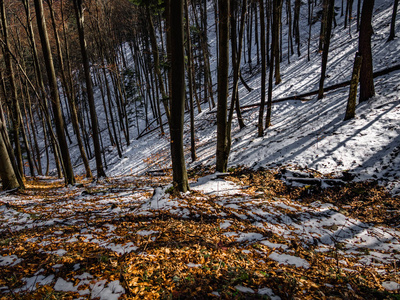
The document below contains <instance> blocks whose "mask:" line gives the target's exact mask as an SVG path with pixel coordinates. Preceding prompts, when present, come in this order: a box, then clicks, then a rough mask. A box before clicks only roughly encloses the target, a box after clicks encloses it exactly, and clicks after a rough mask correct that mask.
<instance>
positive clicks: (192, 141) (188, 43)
mask: <svg viewBox="0 0 400 300" xmlns="http://www.w3.org/2000/svg"><path fill="white" fill-rule="evenodd" d="M185 20H186V24H185V25H186V49H187V50H186V53H187V57H188V59H187V62H188V67H187V73H188V78H189V82H188V84H189V104H190V153H191V157H192V162H193V161H195V160H196V159H197V157H196V142H195V130H194V103H193V65H192V62H193V59H192V56H193V55H192V41H191V37H190V24H189V7H188V0H185Z"/></svg>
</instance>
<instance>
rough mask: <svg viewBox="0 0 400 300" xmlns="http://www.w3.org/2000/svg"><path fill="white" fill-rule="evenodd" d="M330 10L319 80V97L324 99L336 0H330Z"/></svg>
mask: <svg viewBox="0 0 400 300" xmlns="http://www.w3.org/2000/svg"><path fill="white" fill-rule="evenodd" d="M328 1H329V3H328V7H327V9H328V11H327V17H326V18H327V22H326V30H325V31H324V33H325V37H324V43H323V45H324V47H323V52H322V66H321V78H320V80H319V90H318V99H322V98H323V97H324V81H325V76H326V66H327V64H328V53H329V45H330V43H331V32H332V19H333V13H334V8H335V0H328Z"/></svg>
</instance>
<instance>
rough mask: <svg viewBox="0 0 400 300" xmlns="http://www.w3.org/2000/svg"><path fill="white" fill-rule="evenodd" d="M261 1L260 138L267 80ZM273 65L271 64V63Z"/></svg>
mask: <svg viewBox="0 0 400 300" xmlns="http://www.w3.org/2000/svg"><path fill="white" fill-rule="evenodd" d="M259 1H260V25H261V105H260V111H259V114H258V136H259V137H262V136H263V135H264V107H265V86H266V81H267V80H266V79H267V62H266V50H265V48H266V44H265V16H264V0H259ZM270 63H271V62H270Z"/></svg>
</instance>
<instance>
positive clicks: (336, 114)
mask: <svg viewBox="0 0 400 300" xmlns="http://www.w3.org/2000/svg"><path fill="white" fill-rule="evenodd" d="M354 5H356V3H354ZM353 11H355V10H353ZM302 13H303V14H306V13H307V10H306V7H304V8H303V9H302ZM391 13H392V1H383V0H382V1H376V3H375V13H374V18H373V26H374V35H373V38H372V51H373V59H374V70H375V71H377V70H383V69H385V68H387V67H391V66H393V65H397V64H399V63H400V60H399V54H400V39H399V38H396V39H395V40H394V41H391V42H389V43H387V42H386V40H387V37H388V34H389V28H390V26H389V24H390V18H391ZM211 15H212V14H211V13H210V16H211ZM284 15H285V14H284ZM336 18H337V22H338V25H337V27H336V28H334V31H333V32H334V33H333V37H332V41H331V47H330V49H331V50H330V53H329V58H328V69H327V78H326V80H325V86H330V85H332V84H336V83H340V82H343V81H346V80H349V79H350V76H351V73H352V65H353V60H354V55H355V52H356V50H357V42H358V41H357V39H358V33H357V32H356V31H355V24H352V28H353V32H352V35H351V36H350V35H349V33H348V29H343V18H341V17H340V16H339V15H338V16H337V17H336ZM398 19H399V18H397V23H396V24H397V28H399V26H400V23H399V20H398ZM209 23H210V24H211V23H212V22H211V20H210V22H209ZM353 23H355V22H354V20H353ZM284 28H285V26H284ZM307 30H308V27H307V26H306V24H304V26H302V32H301V35H302V36H301V41H302V45H303V46H302V48H301V53H302V55H301V56H300V57H297V55H293V56H291V57H290V59H291V63H290V64H288V63H287V49H286V47H285V46H284V49H283V52H284V58H283V62H282V64H281V73H282V83H280V84H279V85H276V86H274V90H273V99H279V98H282V97H287V96H291V95H292V96H294V95H300V94H302V93H305V92H309V91H312V90H316V89H317V88H318V82H319V77H320V64H321V57H320V56H321V55H320V53H318V52H317V51H316V50H315V49H316V48H317V46H316V45H317V43H318V32H319V25H318V23H317V24H315V25H314V26H313V32H315V34H314V35H312V43H311V50H312V53H311V61H310V62H309V61H308V60H307V47H306V46H307V38H308V34H307ZM213 32H214V31H213V30H212V29H210V32H209V35H210V40H211V41H213V36H212V34H213ZM285 38H286V35H284V41H283V45H286V41H285ZM211 50H212V51H211V52H213V51H215V48H214V47H213V46H212V47H211ZM254 61H256V57H255V56H254V59H253V62H254ZM211 64H212V69H213V70H215V67H216V56H215V54H214V55H213V56H211ZM213 74H214V75H215V74H216V72H214V73H213ZM243 75H244V77H245V78H246V81H247V83H248V85H249V86H250V87H252V88H253V91H251V92H248V91H247V90H246V89H245V88H244V87H243V86H242V85H241V84H239V95H240V103H241V105H247V104H252V103H257V102H259V101H260V97H261V96H260V81H261V79H260V76H259V74H256V75H249V74H247V73H246V72H245V69H244V71H243ZM215 81H216V80H215V78H214V82H215ZM375 90H376V96H375V97H374V98H372V99H370V100H369V101H367V102H365V103H362V104H359V105H358V106H357V111H356V114H357V116H356V118H355V119H353V120H350V121H346V122H345V121H343V118H344V114H345V110H346V105H347V97H348V93H349V87H344V88H340V89H337V90H334V91H330V92H326V93H325V97H324V98H323V99H322V100H317V96H310V97H308V101H299V100H297V101H294V100H289V101H284V102H280V103H276V104H274V105H273V110H272V127H270V128H268V129H267V130H266V131H265V136H264V137H262V138H259V137H257V128H256V125H257V121H258V107H256V108H253V109H246V110H245V111H244V112H243V116H244V120H245V123H246V127H245V128H244V129H242V130H239V127H238V124H237V122H236V121H234V122H233V130H232V150H231V154H230V158H229V166H239V165H244V166H248V167H253V168H254V169H258V168H259V167H269V168H270V167H275V166H281V165H287V164H292V165H297V166H299V167H307V168H311V169H315V170H317V171H319V172H322V173H338V174H339V173H340V172H341V171H348V172H351V173H354V175H355V176H356V180H368V179H378V180H379V181H380V183H381V184H383V185H385V186H386V187H387V188H388V189H389V190H391V191H392V192H393V194H399V193H400V181H399V172H400V157H399V156H398V154H399V152H400V148H399V147H400V137H399V132H400V99H399V95H400V71H395V72H391V73H389V74H388V75H384V76H381V77H378V78H375ZM195 126H196V140H197V144H196V146H197V149H196V151H197V156H198V160H197V161H196V162H191V161H190V154H189V149H190V131H189V122H186V127H185V128H186V130H185V141H186V153H187V156H186V162H187V165H188V168H193V167H196V166H198V165H210V166H212V165H214V164H215V152H216V114H215V110H213V111H212V112H211V113H210V111H209V110H208V109H207V105H206V106H204V110H203V112H202V113H200V114H198V115H197V116H196V120H195ZM134 130H136V129H135V128H132V131H134ZM169 151H170V150H169V139H168V130H167V134H166V136H163V137H162V136H161V135H160V134H159V131H155V132H154V133H151V134H148V135H146V136H145V137H143V138H140V139H138V140H135V139H133V140H132V141H131V145H130V146H128V147H127V148H126V149H125V151H124V153H123V157H122V159H120V158H119V157H118V156H117V155H116V153H115V151H114V152H113V153H108V154H107V165H108V166H109V169H108V170H107V173H108V175H110V176H118V175H128V174H129V175H132V174H133V175H142V174H144V173H145V172H146V171H148V170H154V169H163V168H169V167H170V166H171V163H170V159H169ZM75 154H78V153H77V151H75ZM93 167H94V165H93ZM77 172H78V173H83V169H82V167H81V168H77Z"/></svg>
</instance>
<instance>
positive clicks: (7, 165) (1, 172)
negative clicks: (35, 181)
mask: <svg viewBox="0 0 400 300" xmlns="http://www.w3.org/2000/svg"><path fill="white" fill-rule="evenodd" d="M4 132H6V130H5V128H4V125H3V122H2V121H1V119H0V178H1V180H2V189H3V190H12V189H16V188H19V187H20V185H19V183H18V180H17V176H16V175H15V173H14V169H13V166H12V164H11V160H10V157H9V156H8V152H7V147H6V144H5V142H4V139H3V133H4Z"/></svg>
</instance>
